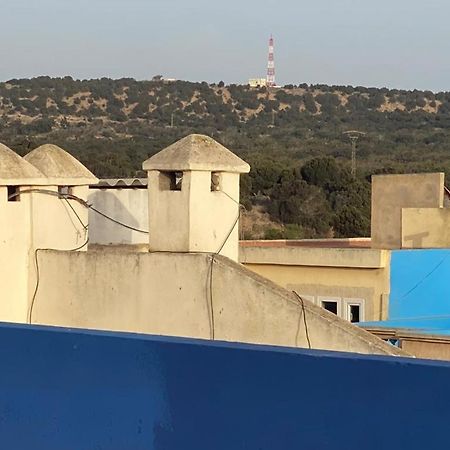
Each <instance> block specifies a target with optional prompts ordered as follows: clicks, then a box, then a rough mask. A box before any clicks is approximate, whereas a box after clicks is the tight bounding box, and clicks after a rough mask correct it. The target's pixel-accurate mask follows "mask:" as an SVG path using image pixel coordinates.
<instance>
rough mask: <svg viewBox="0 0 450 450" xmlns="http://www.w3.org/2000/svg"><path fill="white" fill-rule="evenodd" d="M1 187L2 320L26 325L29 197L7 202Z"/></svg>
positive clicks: (5, 194) (23, 196)
mask: <svg viewBox="0 0 450 450" xmlns="http://www.w3.org/2000/svg"><path fill="white" fill-rule="evenodd" d="M7 197H8V194H7V187H6V186H0V230H1V231H0V233H1V234H0V268H1V269H0V320H1V321H3V322H25V320H26V316H27V310H28V268H29V265H31V264H32V261H33V259H32V258H33V251H32V248H31V224H30V213H29V212H30V200H31V199H30V197H29V196H27V195H22V196H21V197H20V201H16V202H8V201H7Z"/></svg>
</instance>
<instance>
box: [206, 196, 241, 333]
mask: <svg viewBox="0 0 450 450" xmlns="http://www.w3.org/2000/svg"><path fill="white" fill-rule="evenodd" d="M217 192H221V193H222V194H224V195H225V196H227V197H228V198H229V199H230V200H232V201H233V202H234V203H236V204H237V205H238V207H239V209H238V214H237V216H236V219H235V220H234V222H233V225H232V227H231V228H230V231H228V233H227V234H226V236H225V239H224V240H223V242H222V245H221V246H220V247H219V249H218V250H217V251H216V252H215V253H212V254H211V265H210V269H209V304H210V311H211V324H212V326H211V339H212V340H214V339H215V326H214V301H213V300H214V299H213V273H214V261H215V257H216V255H218V254H219V253H220V252H221V251H222V250H223V248H224V247H225V244H226V243H227V242H228V239H230V236H231V234H232V233H233V231H234V229H235V227H236V225H237V224H238V222H239V219H240V217H241V209H242V208H244V206H243V205H242V204H241V203H239V202H238V201H237V200H235V199H234V198H233V197H231V195H229V194H228V193H226V192H225V191H221V190H220V191H217Z"/></svg>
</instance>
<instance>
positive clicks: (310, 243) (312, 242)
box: [240, 238, 371, 248]
mask: <svg viewBox="0 0 450 450" xmlns="http://www.w3.org/2000/svg"><path fill="white" fill-rule="evenodd" d="M240 246H241V247H264V248H279V247H308V248H371V239H370V238H345V239H298V240H293V239H292V240H291V239H274V240H245V241H240Z"/></svg>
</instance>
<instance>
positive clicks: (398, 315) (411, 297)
mask: <svg viewBox="0 0 450 450" xmlns="http://www.w3.org/2000/svg"><path fill="white" fill-rule="evenodd" d="M388 316H389V320H399V319H410V318H436V319H443V318H447V319H450V250H447V249H444V250H434V249H419V250H394V251H393V252H392V255H391V291H390V295H389V313H388ZM428 324H429V322H428Z"/></svg>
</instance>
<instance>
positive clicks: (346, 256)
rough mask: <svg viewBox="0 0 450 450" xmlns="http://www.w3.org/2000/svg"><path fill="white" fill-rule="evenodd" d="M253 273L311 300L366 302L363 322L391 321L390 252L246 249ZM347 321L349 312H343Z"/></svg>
mask: <svg viewBox="0 0 450 450" xmlns="http://www.w3.org/2000/svg"><path fill="white" fill-rule="evenodd" d="M240 260H241V262H242V263H243V264H244V265H245V266H246V267H247V268H248V269H250V270H252V271H254V272H256V273H258V274H260V275H262V276H264V277H266V278H268V279H270V280H272V281H273V282H275V283H277V284H279V285H280V286H282V287H284V288H286V289H288V290H295V291H296V292H298V293H299V294H302V295H304V296H306V297H307V298H308V299H311V300H312V298H314V301H316V303H317V304H320V301H321V300H326V299H339V305H340V308H343V307H344V304H345V302H346V301H350V299H361V300H364V317H362V318H361V319H362V320H381V319H385V318H387V306H388V305H387V303H388V299H389V289H390V283H389V252H388V251H385V250H376V249H347V248H301V247H273V248H266V247H241V249H240ZM339 313H342V314H341V315H342V316H343V317H344V316H345V312H344V311H339Z"/></svg>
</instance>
